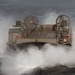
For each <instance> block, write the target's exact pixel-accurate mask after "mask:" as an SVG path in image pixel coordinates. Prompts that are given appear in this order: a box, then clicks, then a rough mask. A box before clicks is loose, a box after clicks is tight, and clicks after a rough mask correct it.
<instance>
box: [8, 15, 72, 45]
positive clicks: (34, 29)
mask: <svg viewBox="0 0 75 75" xmlns="http://www.w3.org/2000/svg"><path fill="white" fill-rule="evenodd" d="M27 43H36V44H40V43H50V44H54V45H69V46H70V45H72V30H71V26H70V19H69V17H68V16H66V15H60V16H58V17H57V19H56V23H55V24H53V25H51V24H45V25H40V24H38V19H37V18H36V17H34V16H27V17H26V18H25V19H24V21H23V22H22V21H16V24H15V25H14V26H13V27H10V28H9V34H8V44H9V45H10V46H16V45H23V44H27Z"/></svg>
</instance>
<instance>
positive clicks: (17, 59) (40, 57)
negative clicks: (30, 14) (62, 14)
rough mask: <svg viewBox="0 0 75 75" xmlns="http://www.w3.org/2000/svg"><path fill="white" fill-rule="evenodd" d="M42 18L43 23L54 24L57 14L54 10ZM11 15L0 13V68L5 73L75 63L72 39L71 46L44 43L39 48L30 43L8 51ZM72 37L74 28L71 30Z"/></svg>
mask: <svg viewBox="0 0 75 75" xmlns="http://www.w3.org/2000/svg"><path fill="white" fill-rule="evenodd" d="M44 16H46V19H44V24H49V23H51V24H54V23H55V20H56V17H57V16H58V14H56V13H55V12H53V13H48V14H46V15H44ZM13 21H14V20H13V18H12V17H4V16H2V15H0V57H1V58H0V61H1V62H2V65H1V70H2V72H3V73H4V74H5V75H20V74H22V73H24V72H29V71H32V69H34V68H37V67H40V68H44V67H53V66H56V65H66V66H68V67H74V65H75V60H74V59H75V48H74V43H75V40H74V39H73V46H72V47H62V46H53V45H50V44H45V45H44V46H43V47H41V48H40V49H39V48H38V47H37V46H34V45H30V46H28V47H27V50H28V51H27V52H25V49H23V50H19V49H17V50H16V51H14V50H11V49H10V51H9V52H8V50H7V49H6V47H7V44H6V43H7V40H8V38H7V37H8V36H7V35H8V30H9V27H10V26H12V25H13ZM73 37H74V30H73Z"/></svg>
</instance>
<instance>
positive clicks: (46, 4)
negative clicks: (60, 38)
mask: <svg viewBox="0 0 75 75" xmlns="http://www.w3.org/2000/svg"><path fill="white" fill-rule="evenodd" d="M47 11H55V12H63V13H69V14H71V15H73V16H74V15H75V0H0V13H3V14H4V15H11V16H17V17H18V16H20V17H23V16H24V15H30V14H32V15H33V14H34V15H39V16H41V15H42V14H44V13H45V12H47Z"/></svg>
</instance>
